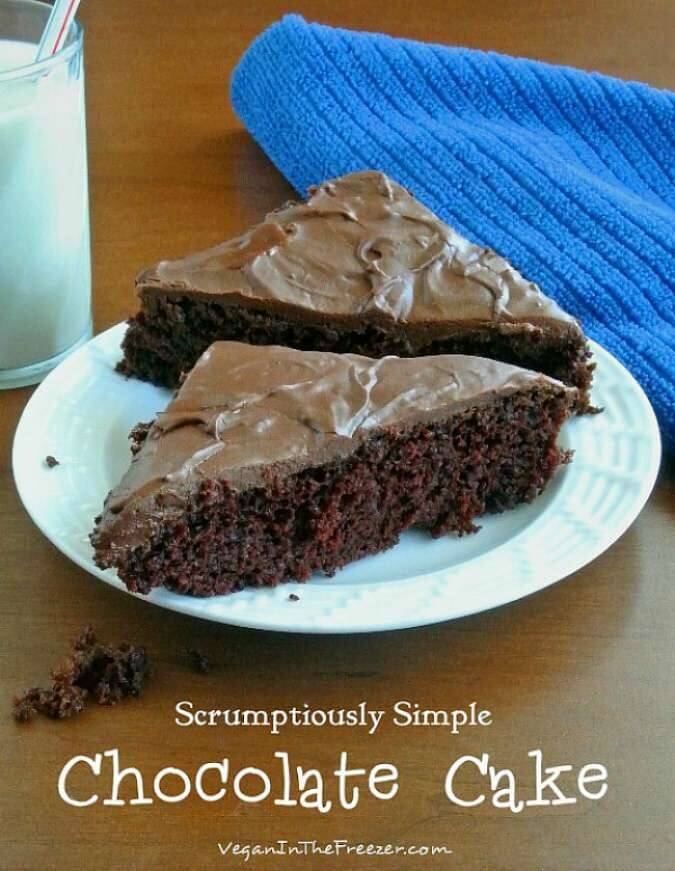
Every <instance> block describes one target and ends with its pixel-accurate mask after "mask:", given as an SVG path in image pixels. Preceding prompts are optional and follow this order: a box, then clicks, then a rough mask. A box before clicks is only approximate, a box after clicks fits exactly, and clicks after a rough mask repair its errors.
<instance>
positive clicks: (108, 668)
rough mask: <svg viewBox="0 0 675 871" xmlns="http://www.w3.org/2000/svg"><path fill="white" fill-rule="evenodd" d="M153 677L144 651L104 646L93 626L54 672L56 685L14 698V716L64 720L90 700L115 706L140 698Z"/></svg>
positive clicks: (84, 631)
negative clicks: (120, 702)
mask: <svg viewBox="0 0 675 871" xmlns="http://www.w3.org/2000/svg"><path fill="white" fill-rule="evenodd" d="M149 674H150V661H149V659H148V655H147V653H146V650H145V648H144V647H137V646H134V645H132V644H129V642H127V641H123V642H122V643H121V644H118V645H117V646H113V645H111V644H100V643H99V642H98V641H97V640H96V636H95V634H94V632H93V630H92V628H91V626H85V627H84V629H82V630H81V631H80V632H79V634H78V635H77V636H76V637H75V638H74V639H73V641H72V643H71V648H70V653H69V656H68V658H67V659H65V660H64V662H63V663H62V664H61V665H60V666H58V667H57V668H55V669H54V670H53V671H52V685H51V686H50V687H48V688H47V689H41V688H40V687H30V688H29V689H27V690H24V692H23V693H20V694H19V695H17V696H16V697H15V698H14V703H13V710H12V713H13V715H14V719H15V720H16V721H17V722H20V723H25V722H27V721H28V720H31V719H32V718H33V717H34V716H35V715H36V714H43V715H44V716H45V717H50V718H51V719H54V720H63V719H66V718H68V717H73V716H75V714H79V713H80V712H81V711H83V710H84V708H85V705H86V702H87V700H88V699H90V698H93V699H94V700H95V701H96V702H97V703H98V704H99V705H114V704H116V703H117V702H119V701H120V700H121V699H123V698H126V697H127V696H138V695H140V692H141V689H142V688H143V683H144V681H145V678H146V677H148V675H149Z"/></svg>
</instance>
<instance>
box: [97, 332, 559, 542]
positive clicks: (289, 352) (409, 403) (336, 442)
mask: <svg viewBox="0 0 675 871" xmlns="http://www.w3.org/2000/svg"><path fill="white" fill-rule="evenodd" d="M537 386H540V387H542V386H543V387H544V388H546V389H548V390H555V391H565V392H567V393H569V394H570V395H572V394H574V393H575V391H574V390H573V388H568V387H565V386H564V385H563V384H561V383H560V382H558V381H555V380H553V379H552V378H548V377H546V376H545V375H540V374H537V373H535V372H530V371H528V370H525V369H520V368H518V367H516V366H510V365H507V364H505V363H499V362H496V361H494V360H487V359H483V358H481V357H465V356H460V355H444V356H436V357H424V358H398V357H384V358H383V359H380V360H373V359H370V358H368V357H361V356H358V355H355V354H332V353H325V352H317V351H296V350H293V349H291V348H286V347H277V346H262V347H261V346H254V345H248V344H241V343H238V342H216V343H215V344H214V345H212V346H211V347H210V348H209V349H208V350H207V351H206V352H205V353H204V354H203V355H202V357H201V358H200V359H199V361H198V362H197V364H196V365H195V367H194V369H193V370H192V371H191V372H190V374H189V375H188V377H187V379H186V380H185V382H184V383H183V385H182V387H181V388H180V390H179V391H178V393H177V395H176V397H175V398H174V400H173V401H172V402H171V403H170V404H169V406H168V408H167V409H166V411H164V412H163V413H161V414H160V415H158V417H157V419H156V420H155V421H154V423H153V424H152V426H151V427H150V429H149V432H148V435H147V437H146V439H145V441H144V443H143V445H142V447H141V449H140V451H139V452H138V453H137V454H136V456H135V457H134V458H133V460H132V462H131V466H130V468H129V470H128V471H127V473H126V474H125V476H124V478H123V479H122V481H121V483H120V484H119V485H118V486H117V487H116V488H115V489H114V490H113V491H112V492H111V493H110V494H109V496H108V499H107V500H106V504H105V507H104V513H103V518H102V521H101V523H100V524H99V527H98V530H97V532H96V533H95V541H96V546H97V549H100V548H104V549H106V548H108V549H113V550H114V549H119V548H128V547H133V546H135V545H137V544H140V543H141V542H143V541H144V540H146V539H147V537H148V536H149V535H150V534H151V533H152V531H153V530H155V529H156V528H157V527H158V524H159V523H161V520H162V518H163V517H165V516H166V515H167V514H171V513H172V512H176V513H177V514H180V512H181V510H182V509H183V508H184V506H185V503H186V500H187V499H188V498H189V496H190V494H191V493H193V492H194V491H195V490H196V489H197V488H198V487H199V486H200V484H201V483H202V482H203V481H205V480H209V479H216V480H219V481H226V482H227V483H228V484H229V486H230V487H231V488H232V489H233V490H236V491H242V490H246V489H248V488H251V487H255V486H258V485H264V484H265V482H266V481H268V480H269V477H270V474H274V475H276V476H284V475H288V474H292V473H294V472H296V471H299V470H301V469H302V468H306V467H308V466H316V465H320V464H322V463H325V462H327V461H329V460H331V459H334V458H338V457H346V456H348V455H349V454H350V453H352V452H353V451H355V450H356V449H357V447H358V445H359V444H360V443H361V441H362V440H363V439H364V438H367V437H368V436H370V435H372V434H373V433H374V432H375V431H377V430H381V429H383V428H388V427H392V426H394V427H397V426H405V425H409V424H413V423H416V422H427V421H433V420H438V419H445V418H447V417H449V416H450V415H451V414H453V413H454V412H457V411H461V410H463V409H466V408H468V407H473V406H480V405H483V404H486V403H489V402H490V401H491V400H492V399H493V398H494V397H495V396H496V395H505V394H510V393H514V392H516V391H520V390H523V389H528V388H534V387H537Z"/></svg>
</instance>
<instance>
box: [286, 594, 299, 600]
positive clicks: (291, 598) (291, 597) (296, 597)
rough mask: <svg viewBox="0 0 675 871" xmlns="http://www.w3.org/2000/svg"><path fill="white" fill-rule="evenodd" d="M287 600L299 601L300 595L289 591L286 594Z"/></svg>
mask: <svg viewBox="0 0 675 871" xmlns="http://www.w3.org/2000/svg"><path fill="white" fill-rule="evenodd" d="M288 601H289V602H299V601H300V596H296V595H295V593H290V594H289V596H288Z"/></svg>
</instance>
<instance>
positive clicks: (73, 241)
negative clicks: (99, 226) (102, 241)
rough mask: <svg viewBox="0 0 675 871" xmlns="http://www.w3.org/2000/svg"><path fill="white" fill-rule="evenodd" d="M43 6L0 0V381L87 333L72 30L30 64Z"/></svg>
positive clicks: (78, 61) (38, 366)
mask: <svg viewBox="0 0 675 871" xmlns="http://www.w3.org/2000/svg"><path fill="white" fill-rule="evenodd" d="M49 12H50V7H49V6H47V5H46V4H44V3H39V2H35V0H0V388H6V387H20V386H23V385H26V384H35V383H37V382H38V381H40V380H41V379H42V378H43V377H44V376H45V375H46V373H47V372H49V371H50V370H51V369H53V368H54V366H56V365H57V364H58V363H59V362H60V361H61V360H62V359H63V358H64V357H66V356H67V355H68V354H69V353H70V352H71V351H72V350H73V349H74V348H76V347H78V346H79V345H81V344H83V343H84V342H86V341H87V339H89V338H90V336H91V266H90V253H89V201H88V192H87V145H86V133H85V115H84V73H83V69H82V30H81V28H80V27H79V25H77V24H74V25H73V26H72V27H71V30H70V34H69V36H68V39H67V40H66V43H65V45H64V47H63V48H62V49H61V51H59V52H58V53H57V54H56V55H54V56H53V57H51V58H49V59H48V60H46V61H43V62H41V63H39V64H36V63H35V62H34V61H35V56H36V52H37V45H38V42H39V41H40V37H41V35H42V32H43V30H44V27H45V25H46V23H47V18H48V17H49Z"/></svg>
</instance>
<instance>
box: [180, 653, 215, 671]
mask: <svg viewBox="0 0 675 871" xmlns="http://www.w3.org/2000/svg"><path fill="white" fill-rule="evenodd" d="M186 653H187V656H188V661H189V663H190V668H191V669H192V671H196V672H198V673H199V674H208V673H209V672H210V671H211V669H212V668H213V663H212V662H211V660H210V659H209V657H208V656H206V654H204V653H202V652H201V651H200V650H195V649H193V648H189V649H188V650H187V651H186Z"/></svg>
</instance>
